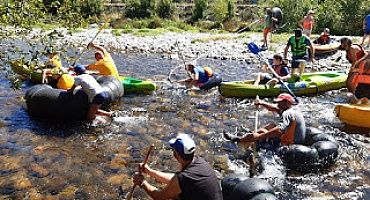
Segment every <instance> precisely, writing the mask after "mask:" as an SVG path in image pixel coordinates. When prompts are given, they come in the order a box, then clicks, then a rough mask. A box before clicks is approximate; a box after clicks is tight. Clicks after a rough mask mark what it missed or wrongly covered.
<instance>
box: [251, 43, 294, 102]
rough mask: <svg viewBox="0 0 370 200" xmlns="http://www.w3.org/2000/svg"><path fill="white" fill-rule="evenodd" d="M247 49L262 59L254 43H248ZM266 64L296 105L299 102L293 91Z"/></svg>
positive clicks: (268, 66)
mask: <svg viewBox="0 0 370 200" xmlns="http://www.w3.org/2000/svg"><path fill="white" fill-rule="evenodd" d="M248 49H249V51H250V52H252V53H253V54H256V55H257V56H258V58H259V59H260V60H261V59H262V57H261V55H260V52H261V49H260V48H259V47H258V46H257V45H256V44H255V43H253V42H251V43H249V44H248ZM266 64H267V68H268V69H269V70H270V71H271V72H272V74H273V75H274V76H275V77H276V78H277V79H278V81H279V83H280V84H281V85H283V86H284V87H285V89H286V90H287V91H288V92H289V94H290V95H292V96H293V97H294V100H295V101H296V102H297V103H298V102H299V101H298V98H297V96H295V94H294V93H293V91H292V90H291V89H290V88H289V87H288V85H287V84H286V83H285V82H283V81H282V80H281V79H280V77H279V76H278V75H277V74H276V72H275V70H274V69H273V68H272V67H271V66H270V64H268V62H266Z"/></svg>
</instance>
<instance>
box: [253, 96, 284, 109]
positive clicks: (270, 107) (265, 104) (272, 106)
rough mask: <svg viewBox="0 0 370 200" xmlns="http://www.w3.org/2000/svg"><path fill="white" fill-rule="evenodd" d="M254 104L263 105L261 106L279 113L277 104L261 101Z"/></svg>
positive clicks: (258, 100)
mask: <svg viewBox="0 0 370 200" xmlns="http://www.w3.org/2000/svg"><path fill="white" fill-rule="evenodd" d="M254 104H255V105H256V106H258V105H261V106H263V107H265V108H266V109H267V110H269V111H272V112H278V111H279V108H278V107H277V105H276V104H272V103H267V102H265V101H262V100H260V99H256V100H255V102H254Z"/></svg>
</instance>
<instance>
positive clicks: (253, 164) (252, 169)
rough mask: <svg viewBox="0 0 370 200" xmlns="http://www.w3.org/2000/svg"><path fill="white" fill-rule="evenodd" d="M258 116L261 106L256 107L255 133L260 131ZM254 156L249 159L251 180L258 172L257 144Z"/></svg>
mask: <svg viewBox="0 0 370 200" xmlns="http://www.w3.org/2000/svg"><path fill="white" fill-rule="evenodd" d="M257 99H259V97H258V95H257V96H256V100H257ZM258 115H259V106H258V105H257V106H256V112H255V119H254V132H255V133H257V131H258ZM251 146H252V150H253V153H252V156H250V157H249V166H250V169H249V176H250V178H252V177H253V175H254V172H255V171H256V156H257V150H256V143H255V142H253V143H252V145H251Z"/></svg>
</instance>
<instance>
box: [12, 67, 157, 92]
mask: <svg viewBox="0 0 370 200" xmlns="http://www.w3.org/2000/svg"><path fill="white" fill-rule="evenodd" d="M10 65H11V67H12V70H13V71H14V72H15V73H16V74H19V75H21V76H23V77H24V78H25V79H29V80H30V81H31V83H33V84H39V83H41V82H42V71H41V69H40V68H37V67H33V66H31V65H27V63H23V62H19V61H15V62H11V63H10ZM53 76H54V75H53ZM55 76H59V75H58V74H55ZM120 81H121V82H122V84H123V87H124V94H125V95H126V94H148V93H151V92H153V91H154V90H156V88H157V86H156V84H155V83H153V82H152V81H150V80H141V79H136V78H132V77H126V76H121V77H120Z"/></svg>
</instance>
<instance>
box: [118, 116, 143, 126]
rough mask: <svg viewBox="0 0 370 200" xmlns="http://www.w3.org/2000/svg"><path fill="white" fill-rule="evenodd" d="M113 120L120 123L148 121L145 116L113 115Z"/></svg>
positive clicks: (130, 123)
mask: <svg viewBox="0 0 370 200" xmlns="http://www.w3.org/2000/svg"><path fill="white" fill-rule="evenodd" d="M113 122H114V123H117V124H120V125H142V124H143V123H147V122H148V118H147V117H127V116H124V117H114V118H113Z"/></svg>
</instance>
